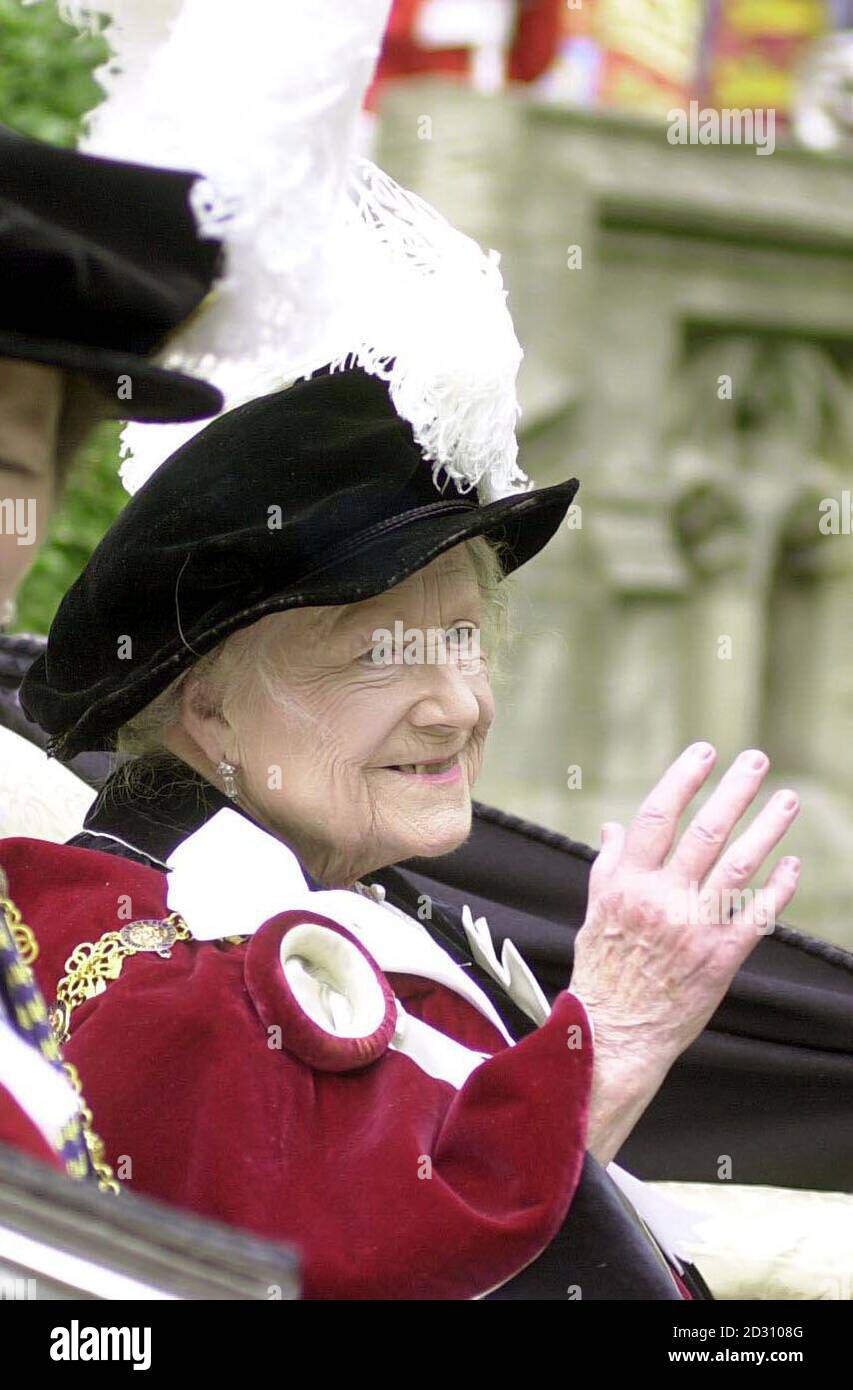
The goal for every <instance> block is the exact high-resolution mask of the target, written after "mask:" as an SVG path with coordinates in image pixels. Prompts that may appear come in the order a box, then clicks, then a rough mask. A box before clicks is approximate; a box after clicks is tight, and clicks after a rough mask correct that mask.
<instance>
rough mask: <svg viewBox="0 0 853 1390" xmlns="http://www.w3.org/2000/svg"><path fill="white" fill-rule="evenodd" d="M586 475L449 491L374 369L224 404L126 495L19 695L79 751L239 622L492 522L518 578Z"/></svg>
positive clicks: (361, 585)
mask: <svg viewBox="0 0 853 1390" xmlns="http://www.w3.org/2000/svg"><path fill="white" fill-rule="evenodd" d="M577 488H578V482H577V479H575V478H571V479H569V480H568V481H566V482H563V483H558V484H556V485H555V486H552V487H547V488H538V489H534V490H532V491H528V492H526V493H522V492H515V493H513V494H512V495H510V496H508V497H504V498H501V499H499V500H498V501H494V502H490V503H488V504H481V503H480V502H479V501H478V500H477V492H476V489H473V490H471V491H469V492H467V493H462V492H460V491H459V490H458V488H457V486H456V483H455V482H453V481H452V480H450V479H449V478H448V479H446V482H445V489H444V492H440V491H439V490H438V488H437V486H436V484H435V482H434V481H433V470H432V467H431V465H430V464H429V463H428V462H427V461H426V459H425V458H424V455H423V453H422V451H421V450H420V448H419V447H418V445H417V444H416V443H415V440H414V436H413V433H412V429H411V426H410V425H409V424H408V423H407V422H406V421H404V420H403V419H401V417H400V416H399V415H398V414H397V411H396V410H395V408H394V405H393V403H392V401H391V397H390V394H389V390H388V387H387V386H386V385H385V384H384V383H383V382H382V381H380V380H379V379H378V378H377V377H374V376H370V375H368V374H367V373H366V372H364V371H362V370H361V369H360V368H352V369H349V370H346V371H340V372H333V373H331V374H322V375H318V376H314V377H312V378H311V379H310V380H307V381H302V382H299V383H298V384H297V385H295V386H291V387H290V388H289V389H287V390H285V391H277V392H274V393H273V394H272V395H267V396H262V397H260V398H259V399H257V400H254V401H250V402H249V403H248V404H247V405H243V406H240V407H239V408H238V409H236V410H232V411H229V412H227V413H226V414H224V415H221V416H220V417H219V419H217V420H214V421H213V423H212V424H209V425H207V426H206V427H205V428H204V429H203V430H201V431H200V432H199V433H198V434H196V435H195V436H194V437H193V438H192V439H191V440H190V441H189V442H188V443H187V444H184V445H183V447H182V448H180V449H179V450H178V451H177V452H176V453H175V454H173V455H172V457H171V458H170V459H168V460H167V461H166V462H165V463H164V464H162V466H161V467H160V468H159V469H158V470H157V471H156V472H155V473H154V474H153V475H152V477H151V478H149V480H148V482H147V483H145V484H144V486H143V487H142V488H141V489H140V491H139V492H137V493H136V494H135V496H134V497H132V498H131V500H130V501H129V502H128V504H127V506H126V507H125V509H124V511H123V512H122V513H121V515H120V516H119V518H118V520H117V521H116V522H115V523H114V525H113V526H112V527H111V528H110V530H109V531H108V532H107V534H106V535H105V536H104V538H103V540H102V541H101V543H100V545H99V546H98V547H97V549H96V550H95V552H94V554H93V555H92V557H91V559H90V561H89V563H88V565H87V566H86V569H85V570H84V571H83V574H82V575H81V576H80V578H79V579H78V580H77V582H76V583H75V584H74V586H73V587H72V588H71V589H70V590H69V592H68V593H67V594H66V596H65V598H64V599H63V601H62V604H61V606H60V608H59V611H58V613H57V616H56V618H55V620H54V622H53V626H52V627H51V630H50V635H49V638H48V643H47V649H46V652H45V654H44V655H43V656H42V657H40V658H39V659H38V660H37V661H36V662H35V664H34V665H33V666H32V667H31V668H30V670H29V671H28V673H27V675H26V677H25V679H24V682H23V685H22V687H21V703H22V705H23V707H24V709H25V711H26V713H27V714H28V715H29V717H30V718H31V719H33V720H35V721H36V723H38V724H40V725H41V726H42V728H43V729H45V730H46V731H47V733H49V734H51V735H52V736H53V737H52V740H51V744H50V745H49V746H50V751H51V752H54V753H57V754H58V755H59V756H61V757H63V758H67V757H70V756H72V755H73V754H74V753H76V752H79V751H80V750H82V749H98V748H108V747H110V746H111V745H112V743H113V741H114V736H115V732H116V730H117V728H118V727H119V726H120V725H121V724H123V723H124V722H125V721H126V720H128V719H130V718H131V716H132V715H134V714H136V713H137V712H138V711H139V710H141V709H142V708H143V707H144V706H145V705H146V704H148V703H149V701H150V700H152V699H154V697H155V696H156V695H158V694H159V693H160V692H161V691H162V690H164V689H165V687H166V686H167V685H168V684H169V683H170V682H171V681H173V680H174V679H175V678H176V677H177V676H179V675H180V674H181V672H182V671H184V670H186V668H187V667H189V666H190V665H192V663H193V662H194V661H195V660H196V658H197V657H199V656H202V655H203V654H204V653H205V652H208V651H210V650H211V648H212V647H214V646H215V645H216V644H217V643H218V642H221V641H222V640H223V638H225V637H227V636H228V635H229V634H230V633H232V632H234V631H236V630H237V629H238V628H242V627H247V626H249V625H250V624H251V623H254V622H256V621H257V620H258V619H259V618H261V617H263V616H264V615H265V614H267V613H273V612H276V611H279V610H283V609H287V608H298V607H309V606H318V605H325V604H330V605H332V604H343V603H354V602H357V601H358V600H359V599H363V598H369V597H372V596H373V595H375V594H379V593H383V592H384V591H385V590H386V589H390V588H392V587H393V586H394V585H395V584H397V583H399V582H400V581H401V580H403V579H405V578H406V577H407V576H408V575H410V574H413V573H414V572H415V571H416V570H419V569H421V568H423V566H425V565H427V564H428V563H429V562H430V561H431V560H433V559H434V558H435V557H436V556H438V555H440V554H441V553H442V552H443V551H445V550H449V549H450V548H451V546H454V545H457V544H459V542H461V541H463V540H466V539H468V538H469V537H472V536H477V535H484V534H485V535H489V536H491V537H493V538H495V539H497V540H501V541H503V542H504V543H505V546H506V552H505V554H504V556H503V559H502V563H503V569H504V573H505V574H508V573H510V572H511V571H512V570H514V569H517V568H518V566H519V565H523V564H524V563H525V562H526V561H527V560H529V559H530V558H531V557H532V556H533V555H535V554H536V553H537V551H539V550H541V549H542V547H543V546H544V545H545V544H546V543H547V541H548V540H549V539H550V538H551V536H553V534H554V533H555V531H556V530H557V529H558V527H559V526H560V523H561V521H562V520H563V518H564V516H565V515H566V512H567V510H568V508H569V506H570V504H571V501H572V498H573V497H574V495H575V492H576V491H577Z"/></svg>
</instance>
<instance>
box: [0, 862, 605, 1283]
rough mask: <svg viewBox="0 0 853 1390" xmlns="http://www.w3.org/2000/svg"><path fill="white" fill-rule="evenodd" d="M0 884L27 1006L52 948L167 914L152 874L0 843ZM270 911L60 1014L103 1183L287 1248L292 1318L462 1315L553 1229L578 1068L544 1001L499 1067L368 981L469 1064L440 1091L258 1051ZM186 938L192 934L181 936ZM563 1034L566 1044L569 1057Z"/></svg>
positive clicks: (431, 1010)
mask: <svg viewBox="0 0 853 1390" xmlns="http://www.w3.org/2000/svg"><path fill="white" fill-rule="evenodd" d="M3 862H4V868H5V869H6V872H7V874H8V877H9V882H10V886H11V892H12V893H13V895H14V897H15V899H16V901H18V902H20V903H23V904H26V911H27V920H28V922H29V924H30V925H31V927H32V928H33V930H34V931H35V933H36V936H37V938H38V940H39V942H40V946H41V951H40V956H39V960H38V962H37V965H36V972H37V975H38V980H39V984H40V985H41V988H42V990H43V992H44V993H45V996H46V997H47V998H48V999H49V1000H50V999H53V997H54V996H55V992H56V983H57V980H58V979H59V978H60V976H61V975H62V974H63V971H64V963H65V961H66V958H67V957H68V955H69V954H70V952H71V951H72V949H73V948H74V947H75V946H76V945H78V944H79V943H80V942H82V941H90V942H91V941H95V940H97V939H98V937H100V936H101V935H102V934H103V933H104V932H107V931H111V930H117V929H118V928H120V927H121V926H123V925H125V924H126V922H127V915H128V914H127V907H128V903H129V904H130V910H131V912H132V916H133V918H134V919H139V918H156V919H163V918H165V917H167V916H168V912H169V908H168V906H167V901H166V895H167V880H166V875H165V874H163V873H160V872H158V871H156V870H154V869H151V868H147V867H145V866H143V865H140V864H136V863H133V862H128V861H126V860H122V859H119V858H116V857H114V856H112V855H108V854H102V853H99V852H97V851H93V850H88V849H77V848H73V847H69V846H56V845H52V844H47V843H44V842H41V841H35V840H23V839H21V840H15V839H10V840H7V841H5V842H4V846H3ZM306 920H315V921H318V922H320V923H325V924H327V925H331V926H332V927H335V926H336V924H335V923H331V922H329V919H327V918H323V917H322V916H319V915H317V914H312V913H310V912H307V911H306V910H305V909H304V908H300V909H298V910H297V911H296V912H283V913H281V914H279V915H278V916H277V917H274V918H272V919H271V920H270V921H269V922H267V923H265V924H264V926H263V927H262V928H261V929H260V930H259V931H258V932H257V933H256V935H254V936H253V937H251V938H250V940H249V941H248V942H247V943H244V944H242V945H236V946H235V945H229V944H226V943H223V942H221V941H197V940H193V941H190V942H178V943H176V944H175V945H174V946H173V948H172V952H171V957H170V958H169V959H162V958H160V957H159V956H157V955H154V954H150V953H144V954H138V955H135V956H132V957H130V958H128V959H127V960H126V961H125V963H124V966H123V969H122V973H121V975H120V977H119V978H118V979H117V980H114V981H112V982H110V983H109V984H108V985H107V987H106V990H105V991H104V992H103V993H102V994H100V995H99V996H97V997H95V998H93V999H91V1000H89V1001H87V1002H86V1003H84V1004H82V1005H81V1006H79V1007H78V1008H77V1010H76V1011H75V1013H74V1017H73V1022H72V1029H71V1037H70V1039H69V1041H68V1043H67V1044H66V1047H65V1055H66V1057H67V1058H68V1059H69V1060H70V1061H72V1062H73V1063H74V1064H75V1065H76V1066H77V1068H78V1070H79V1073H80V1076H81V1079H82V1083H83V1090H84V1094H85V1096H86V1100H87V1102H88V1104H89V1106H90V1107H91V1109H92V1111H93V1113H94V1121H95V1129H96V1131H97V1132H98V1133H99V1134H100V1136H101V1138H102V1139H103V1140H104V1143H105V1146H106V1151H107V1156H108V1158H109V1161H110V1163H111V1164H112V1165H113V1166H114V1167H115V1168H116V1170H117V1174H118V1176H120V1177H123V1178H124V1180H125V1181H127V1182H128V1184H129V1186H131V1187H133V1188H136V1189H138V1190H139V1191H141V1192H144V1193H147V1194H150V1195H152V1196H155V1197H159V1198H162V1199H165V1200H166V1201H169V1202H173V1203H175V1204H177V1205H179V1206H183V1207H188V1208H190V1209H191V1210H193V1211H197V1212H199V1213H201V1214H203V1215H208V1216H213V1217H218V1218H220V1219H222V1220H225V1221H227V1222H231V1223H234V1224H235V1225H238V1226H242V1227H244V1228H246V1229H248V1230H251V1231H254V1232H257V1233H260V1234H262V1235H267V1236H272V1237H277V1238H280V1239H284V1240H288V1241H292V1242H293V1243H294V1244H295V1245H296V1246H297V1248H298V1249H299V1251H300V1254H301V1257H302V1261H303V1275H304V1292H305V1294H306V1296H307V1297H309V1298H311V1297H313V1298H346V1299H358V1298H399V1297H407V1298H419V1299H431V1298H451V1299H455V1298H472V1297H477V1296H478V1295H482V1294H485V1293H487V1292H488V1291H490V1290H491V1289H493V1288H495V1287H496V1286H498V1285H500V1284H502V1283H504V1282H505V1281H507V1280H509V1279H510V1278H511V1277H512V1276H513V1275H514V1274H516V1273H518V1272H519V1271H520V1270H521V1269H523V1268H524V1267H525V1266H526V1265H528V1264H529V1263H530V1262H531V1261H533V1260H534V1259H535V1258H536V1257H537V1256H538V1255H539V1254H540V1252H541V1251H543V1250H544V1248H545V1247H546V1246H547V1245H548V1244H549V1242H550V1241H551V1240H552V1238H553V1237H554V1235H555V1234H556V1232H557V1231H558V1230H559V1229H560V1227H561V1225H562V1223H563V1220H564V1218H565V1216H566V1213H567V1211H568V1209H569V1206H570V1204H571V1201H572V1197H573V1194H574V1191H575V1188H576V1186H577V1183H578V1180H579V1175H580V1171H581V1166H582V1163H583V1157H584V1147H585V1137H586V1123H587V1107H588V1101H589V1092H590V1085H591V1077H592V1062H593V1048H592V1038H591V1033H590V1028H589V1022H588V1019H587V1016H586V1012H585V1010H584V1008H583V1005H582V1004H581V1003H580V1002H579V1001H578V1000H577V999H576V998H575V997H574V996H573V995H571V994H570V993H569V992H568V991H564V992H563V993H562V994H560V995H559V996H558V998H557V1000H556V1001H555V1003H554V1006H553V1009H552V1012H551V1014H550V1016H549V1017H548V1019H547V1020H546V1021H545V1022H544V1024H543V1025H542V1026H541V1027H539V1028H538V1029H536V1030H535V1031H534V1032H533V1033H531V1034H530V1035H529V1036H527V1037H525V1038H524V1039H523V1040H522V1041H520V1042H518V1043H516V1044H515V1045H514V1046H512V1047H510V1046H508V1045H507V1044H506V1041H505V1039H504V1038H503V1036H502V1035H501V1034H500V1033H499V1032H498V1030H497V1028H496V1027H495V1026H494V1025H493V1024H492V1023H491V1022H490V1021H489V1020H488V1018H486V1017H485V1016H484V1015H483V1014H481V1013H480V1012H479V1011H478V1010H477V1009H476V1008H475V1007H474V1006H473V1005H472V1004H471V1003H469V1002H468V1001H467V1000H466V999H464V998H462V997H460V996H459V995H458V994H456V993H455V991H453V990H451V989H449V988H447V987H445V986H443V985H440V984H436V983H434V982H433V981H431V980H427V979H425V978H422V977H414V976H405V975H389V976H388V983H389V984H390V986H391V988H392V989H393V991H394V993H395V994H396V995H397V996H398V998H399V999H400V1000H401V1001H402V1003H403V1004H404V1006H405V1009H406V1011H407V1013H408V1014H409V1015H410V1016H411V1017H414V1018H417V1019H422V1020H423V1021H425V1022H426V1023H428V1024H430V1025H432V1026H433V1027H435V1028H437V1029H439V1030H440V1031H442V1032H444V1033H446V1034H449V1035H450V1036H451V1037H453V1038H455V1039H457V1041H459V1042H461V1043H463V1044H465V1045H466V1046H467V1047H469V1048H472V1049H475V1050H477V1051H479V1052H482V1053H484V1054H487V1059H486V1060H484V1061H483V1062H482V1064H481V1065H479V1066H477V1067H476V1069H475V1070H474V1071H473V1072H472V1073H471V1074H470V1076H468V1078H467V1080H466V1081H464V1083H463V1084H462V1085H461V1086H460V1087H459V1088H458V1089H457V1088H456V1087H455V1086H453V1085H451V1084H450V1083H448V1082H447V1081H445V1080H440V1079H437V1078H436V1077H434V1076H432V1075H430V1074H428V1072H427V1071H425V1070H423V1069H422V1067H421V1066H419V1065H417V1064H416V1063H415V1062H413V1061H412V1060H411V1059H410V1057H409V1056H406V1055H404V1054H403V1053H401V1052H399V1051H394V1050H391V1049H389V1050H387V1051H385V1052H384V1053H383V1054H382V1055H381V1056H379V1057H378V1058H377V1060H375V1061H373V1062H372V1063H370V1064H369V1065H367V1066H365V1067H362V1068H361V1069H358V1070H354V1071H348V1072H345V1073H341V1072H328V1071H318V1070H316V1069H315V1068H314V1067H312V1066H309V1065H308V1064H306V1063H305V1062H304V1061H302V1060H300V1059H299V1057H298V1056H295V1055H293V1054H292V1053H291V1052H289V1051H288V1050H286V1049H280V1048H276V1047H274V1046H271V1045H270V1042H271V1038H270V1033H269V1031H268V1030H269V1028H270V1021H271V1020H274V1019H275V1017H276V1011H277V1009H278V1008H279V1007H280V1003H281V1000H280V998H279V993H278V991H279V986H278V984H277V981H276V974H275V971H276V968H279V967H278V955H277V953H278V945H279V942H280V939H281V936H282V933H283V932H284V931H285V930H287V929H288V928H290V927H292V926H293V925H294V924H295V922H297V921H306ZM190 925H191V926H192V924H190ZM570 1029H572V1030H573V1032H574V1033H575V1034H577V1030H580V1036H581V1037H582V1042H583V1045H582V1046H580V1047H575V1046H570V1045H568V1043H567V1038H568V1037H569V1036H570V1031H569V1030H570Z"/></svg>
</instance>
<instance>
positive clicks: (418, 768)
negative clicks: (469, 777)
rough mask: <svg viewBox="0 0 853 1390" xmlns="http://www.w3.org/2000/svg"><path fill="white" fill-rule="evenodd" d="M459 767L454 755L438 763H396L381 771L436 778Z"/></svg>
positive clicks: (457, 755) (456, 757)
mask: <svg viewBox="0 0 853 1390" xmlns="http://www.w3.org/2000/svg"><path fill="white" fill-rule="evenodd" d="M458 765H459V754H458V753H454V755H453V757H452V758H443V759H442V760H441V761H440V762H432V763H396V764H393V765H392V766H390V767H387V768H385V769H383V770H384V771H385V772H407V773H408V774H409V775H410V776H412V775H413V774H415V775H417V776H421V777H422V776H438V775H439V774H440V773H442V772H450V771H452V769H453V768H455V767H457V766H458Z"/></svg>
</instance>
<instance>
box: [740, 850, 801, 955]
mask: <svg viewBox="0 0 853 1390" xmlns="http://www.w3.org/2000/svg"><path fill="white" fill-rule="evenodd" d="M799 882H800V861H799V859H795V858H794V857H793V856H792V855H788V856H786V857H785V858H784V859H780V860H779V863H778V864H777V865H776V866H775V867H774V869H773V872H772V873H771V875H770V877H769V878H768V880H767V882H766V883H765V885H764V887H763V888H759V890H758V892H757V893H754V894H753V895H752V896H751V898H750V900H749V903H748V905H747V906H746V907H745V908H744V909H743V910H740V911H737V912H735V913H734V915H733V917H732V926H735V927H738V928H739V937H740V946H741V957H742V959H745V958H746V957H747V956H748V955H749V952H750V951H751V950H752V949H753V947H754V946H756V945H757V943H758V942H759V941H760V940H761V938H762V936H769V934H770V933H771V932H772V930H773V928H774V926H775V925H776V923H777V921H778V920H779V917H780V915H781V914H782V913H783V912H784V911H785V908H786V907H787V906H788V904H789V902H790V901H791V899H792V898H793V896H794V894H795V893H796V891H797V888H798V886H799Z"/></svg>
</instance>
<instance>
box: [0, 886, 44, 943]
mask: <svg viewBox="0 0 853 1390" xmlns="http://www.w3.org/2000/svg"><path fill="white" fill-rule="evenodd" d="M3 880H5V874H4V876H3ZM3 880H0V908H2V910H3V913H4V914H5V917H6V924H7V926H8V928H9V930H10V932H11V933H12V940H13V941H14V943H15V946H16V947H17V951H18V955H19V956H20V957H21V960H22V961H23V963H24V965H32V964H33V961H36V960H38V953H39V948H38V942H37V941H36V939H35V936H34V934H33V932H32V929H31V928H30V927H28V926H27V924H26V922H25V921H23V919H22V917H21V914H20V912H19V911H18V909H17V907H16V906H15V904H14V903H13V902H12V899H11V898H7V897H5V896H4V893H3V890H4V889H5V887H6V884H5V882H4V881H3Z"/></svg>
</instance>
